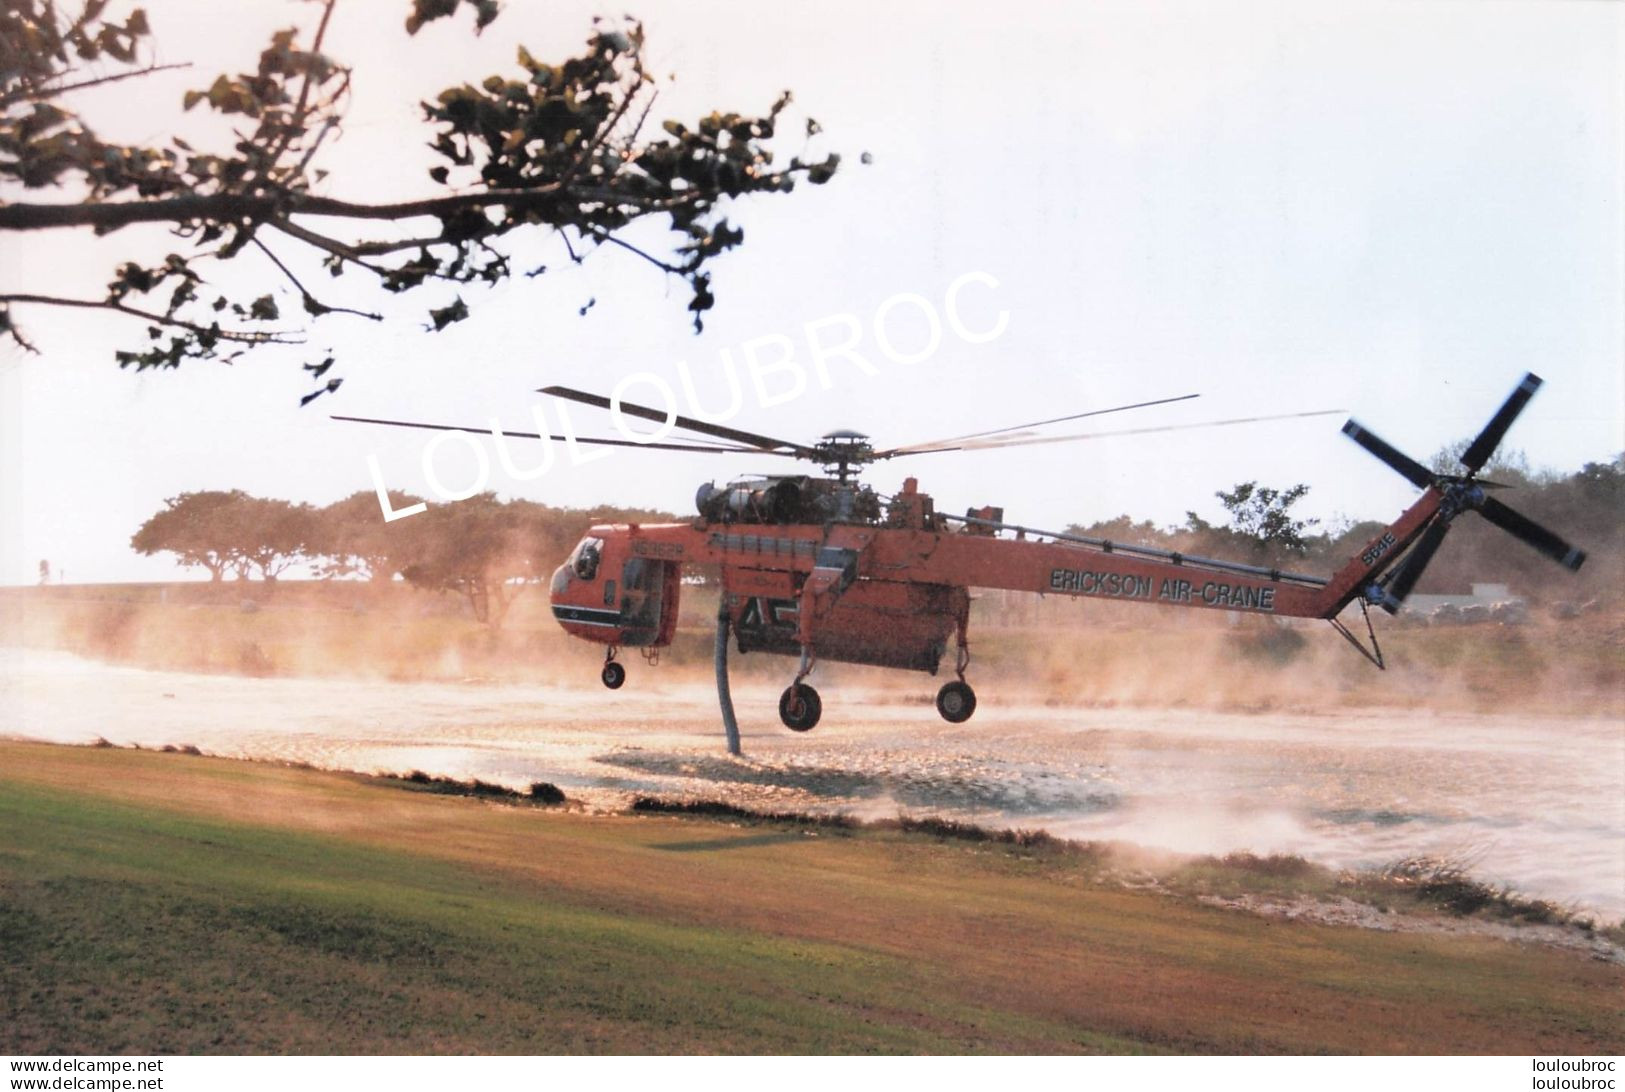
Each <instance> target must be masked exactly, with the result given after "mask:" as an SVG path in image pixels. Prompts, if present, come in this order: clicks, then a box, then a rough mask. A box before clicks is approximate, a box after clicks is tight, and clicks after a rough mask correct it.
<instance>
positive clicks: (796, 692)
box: [779, 683, 824, 732]
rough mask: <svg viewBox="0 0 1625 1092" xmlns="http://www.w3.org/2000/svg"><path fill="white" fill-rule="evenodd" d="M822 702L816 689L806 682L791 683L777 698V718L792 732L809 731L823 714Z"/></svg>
mask: <svg viewBox="0 0 1625 1092" xmlns="http://www.w3.org/2000/svg"><path fill="white" fill-rule="evenodd" d="M823 712H824V703H823V702H821V701H819V700H818V691H816V690H814V689H813V688H812V687H810V686H808V685H807V684H806V683H791V684H790V686H789V687H788V688H787V689H786V690H785V691H784V694H783V696H782V697H780V698H779V719H780V720H782V721H784V726H785V727H786V728H788V729H790V731H792V732H810V731H812V729H813V725H815V724H817V723H818V718H819V717H820V716H822V715H823Z"/></svg>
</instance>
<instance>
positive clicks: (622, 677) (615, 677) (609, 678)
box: [598, 648, 626, 690]
mask: <svg viewBox="0 0 1625 1092" xmlns="http://www.w3.org/2000/svg"><path fill="white" fill-rule="evenodd" d="M598 677H599V678H600V679H603V680H604V685H605V686H607V687H609V688H610V689H611V690H619V689H620V688H621V684H622V683H624V682H625V681H626V668H625V666H623V665H622V664H621V663H620V662H619V661H617V660H616V659H615V650H614V649H613V648H612V649H610V650H609V652H607V653H606V654H605V655H604V670H603V671H602V672H601V673H600V674H599V676H598Z"/></svg>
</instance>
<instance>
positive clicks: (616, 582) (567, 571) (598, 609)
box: [549, 527, 682, 647]
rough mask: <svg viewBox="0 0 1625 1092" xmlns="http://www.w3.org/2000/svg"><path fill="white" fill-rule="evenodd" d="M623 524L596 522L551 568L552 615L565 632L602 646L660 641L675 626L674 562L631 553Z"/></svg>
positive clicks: (677, 580) (666, 638)
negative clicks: (556, 565) (596, 525)
mask: <svg viewBox="0 0 1625 1092" xmlns="http://www.w3.org/2000/svg"><path fill="white" fill-rule="evenodd" d="M630 541H631V536H630V534H629V533H628V531H627V530H625V529H622V528H610V527H595V528H593V529H592V531H591V532H589V533H588V534H587V535H586V537H584V538H583V539H582V540H581V541H580V542H579V543H577V544H576V548H575V549H574V550H572V551H570V556H569V557H568V558H566V559H565V561H564V564H562V565H560V566H559V567H558V568H557V569H555V570H554V572H553V580H552V584H551V587H550V589H549V592H550V597H551V599H552V605H553V617H554V618H555V619H556V620H557V621H558V623H559V625H561V626H563V627H564V629H565V632H567V633H569V634H571V635H572V636H575V637H582V638H585V639H587V640H589V641H596V642H598V643H600V644H606V645H612V646H614V645H626V646H628V647H647V646H660V645H665V644H668V643H670V641H671V638H672V634H673V633H674V632H675V631H676V629H677V604H678V597H679V594H680V590H681V586H682V585H681V581H680V573H679V567H678V565H677V563H676V562H674V561H666V560H660V559H656V558H648V557H636V556H632V552H631V545H630Z"/></svg>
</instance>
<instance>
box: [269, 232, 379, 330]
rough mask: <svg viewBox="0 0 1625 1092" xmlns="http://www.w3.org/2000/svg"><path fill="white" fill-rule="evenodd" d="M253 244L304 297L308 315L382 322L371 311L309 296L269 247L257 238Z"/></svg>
mask: <svg viewBox="0 0 1625 1092" xmlns="http://www.w3.org/2000/svg"><path fill="white" fill-rule="evenodd" d="M253 242H254V245H255V246H257V247H259V248H260V250H261V251H263V252H264V254H265V256H266V257H267V258H269V259H271V264H272V265H274V266H276V267H277V268H278V269H280V270H282V275H283V276H285V277H287V278H288V280H290V281H292V282H293V286H294V287H295V288H297V289H299V294H300V295H301V296H303V297H304V304H305V311H306V312H308V313H309V314H312V315H325V314H337V315H355V316H356V317H358V318H364V319H372V321H374V322H383V321H384V316H383V315H379V314H374V313H373V312H371V311H357V310H355V309H354V308H351V307H334V306H332V305H331V304H326V303H323V302H322V301H321V300H319V299H317V298H316V297H315V296H313V295H311V294H310V290H309V289H308V288H306V287H305V286H304V285H303V284H301V283H300V282H299V278H298V277H295V276H294V275H293V270H291V269H289V268H288V267H287V266H285V265H283V264H282V259H281V258H278V257H277V256H276V255H275V254H273V253H272V252H271V248H270V247H268V246H266V245H265V244H264V243H262V242H260V240H259V237H258V236H255V237H254V240H253Z"/></svg>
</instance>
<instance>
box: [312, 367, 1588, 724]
mask: <svg viewBox="0 0 1625 1092" xmlns="http://www.w3.org/2000/svg"><path fill="white" fill-rule="evenodd" d="M1541 384H1542V380H1541V379H1540V377H1539V376H1537V375H1535V374H1533V373H1529V374H1527V375H1525V376H1524V378H1523V379H1522V380H1521V381H1520V382H1519V384H1518V386H1517V387H1516V388H1515V389H1514V390H1513V392H1512V393H1511V395H1509V396H1508V397H1507V399H1506V400H1505V401H1504V402H1503V403H1502V405H1501V407H1500V409H1498V410H1497V411H1496V413H1495V414H1494V416H1492V417H1491V418H1490V420H1489V422H1488V423H1487V424H1486V425H1485V426H1484V428H1483V429H1482V430H1481V431H1480V432H1479V434H1478V435H1477V437H1475V438H1474V440H1473V441H1472V443H1470V444H1469V445H1468V446H1467V447H1466V448H1465V449H1464V450H1463V452H1462V454H1461V455H1460V463H1461V466H1462V470H1463V472H1462V473H1457V474H1450V473H1439V472H1435V471H1433V470H1430V469H1428V468H1427V467H1426V466H1423V465H1422V464H1421V463H1419V462H1417V461H1416V460H1415V459H1412V458H1411V457H1410V456H1408V455H1406V454H1404V453H1403V452H1401V451H1399V450H1398V449H1397V448H1395V447H1393V446H1392V445H1390V444H1388V443H1387V442H1386V441H1384V440H1383V439H1382V438H1381V437H1379V436H1377V435H1376V434H1375V433H1374V432H1372V431H1371V430H1370V429H1367V428H1366V427H1364V426H1363V425H1361V424H1359V423H1358V422H1357V421H1355V420H1353V419H1350V420H1348V421H1347V423H1346V424H1344V426H1343V430H1342V431H1343V433H1344V434H1345V435H1346V436H1348V437H1349V438H1350V439H1352V440H1353V441H1354V442H1355V443H1357V444H1359V445H1360V446H1361V447H1362V448H1364V449H1365V450H1366V451H1368V452H1369V453H1371V454H1372V455H1374V456H1375V457H1376V458H1378V459H1380V460H1381V461H1382V462H1384V463H1385V464H1387V465H1388V466H1389V467H1390V468H1392V469H1393V470H1395V471H1396V472H1398V473H1399V474H1400V475H1402V476H1403V477H1405V478H1406V479H1407V480H1408V481H1410V482H1411V483H1412V484H1413V485H1415V486H1416V487H1417V488H1419V489H1421V490H1422V495H1421V496H1420V497H1419V498H1418V499H1417V500H1416V501H1415V502H1414V503H1412V504H1411V506H1410V507H1409V508H1407V509H1406V510H1405V511H1404V512H1402V513H1400V515H1399V516H1398V518H1396V519H1395V520H1394V521H1393V523H1391V524H1390V525H1389V526H1387V527H1386V528H1384V529H1383V530H1382V531H1381V532H1380V533H1378V534H1377V535H1375V536H1374V537H1373V538H1372V539H1371V540H1370V541H1369V542H1368V543H1366V545H1365V546H1364V548H1362V549H1361V550H1360V551H1359V553H1357V554H1356V555H1355V556H1353V557H1351V558H1350V559H1349V560H1348V561H1347V562H1346V563H1345V564H1344V565H1343V566H1342V567H1341V568H1340V569H1338V570H1337V571H1336V572H1335V573H1333V574H1331V575H1330V576H1317V575H1313V574H1307V573H1297V572H1289V571H1284V570H1281V569H1278V568H1270V567H1265V566H1261V565H1252V564H1246V563H1242V562H1237V561H1231V560H1226V559H1223V558H1211V557H1200V556H1195V555H1191V554H1183V553H1179V552H1176V551H1170V550H1163V549H1159V548H1155V547H1150V546H1142V545H1136V544H1133V543H1124V542H1115V541H1111V540H1108V539H1101V538H1093V537H1088V536H1083V535H1073V534H1067V533H1062V532H1056V531H1044V530H1038V529H1035V528H1031V527H1025V526H1021V525H1019V524H1014V523H1008V522H1006V521H1005V519H1004V512H1003V510H1002V509H1001V508H998V507H993V506H985V507H981V508H975V509H971V510H969V511H967V512H966V513H965V514H964V515H962V516H960V515H951V514H948V513H946V512H938V511H937V510H936V506H935V503H934V501H933V500H932V498H931V497H930V496H929V495H928V494H926V493H923V492H921V491H920V489H919V484H918V481H917V479H915V478H913V477H909V478H906V479H905V480H904V481H903V484H902V488H901V489H900V490H899V491H898V492H897V493H896V494H895V495H892V496H882V495H881V494H879V493H877V492H875V491H874V490H873V489H871V488H870V487H868V486H866V485H864V484H862V483H861V482H860V481H859V480H858V474H859V472H860V471H861V470H862V469H863V468H864V467H866V466H869V465H871V464H874V463H877V462H881V461H884V460H889V459H893V458H900V457H904V456H915V455H925V454H932V453H937V452H948V451H968V450H993V449H1000V448H1009V447H1017V446H1025V445H1031V444H1047V443H1057V442H1065V441H1068V440H1075V439H1085V438H1090V437H1092V436H1096V435H1102V434H1100V433H1084V434H1081V435H1073V436H1059V437H1057V436H1035V435H1034V434H1033V433H1032V432H1031V430H1032V429H1035V428H1038V427H1040V426H1046V425H1054V424H1059V423H1062V422H1068V421H1075V420H1079V419H1081V418H1085V417H1093V416H1099V415H1101V414H1107V413H1116V412H1121V411H1124V410H1131V409H1140V408H1144V407H1148V406H1154V405H1161V404H1165V403H1169V402H1177V401H1182V400H1184V399H1186V398H1192V397H1195V395H1184V396H1180V397H1177V398H1165V399H1157V400H1154V401H1150V402H1140V403H1134V404H1132V405H1128V406H1117V407H1112V408H1110V409H1102V410H1092V411H1089V412H1086V413H1078V414H1071V415H1067V416H1063V417H1056V418H1050V419H1047V420H1044V421H1034V422H1027V423H1025V424H1021V425H1014V426H1010V427H1007V428H1000V429H990V430H985V431H981V432H976V433H971V434H967V435H962V436H955V437H950V438H947V439H942V440H935V441H928V442H925V443H916V444H911V445H907V446H902V447H891V448H877V447H876V446H875V445H874V444H873V443H871V441H870V438H869V437H868V436H866V435H863V434H862V433H858V432H854V431H849V430H842V431H835V432H831V433H828V434H826V435H825V436H823V437H822V438H821V439H819V440H818V441H816V442H814V443H811V444H803V443H797V442H794V441H788V440H781V439H776V438H774V437H770V436H765V435H761V434H759V433H754V432H747V431H744V430H741V429H736V428H731V427H728V426H725V425H720V424H715V423H711V422H707V421H701V420H697V419H694V418H690V417H684V416H681V415H677V414H671V413H666V412H662V411H659V410H655V409H651V408H649V407H647V406H641V405H637V404H633V403H627V402H624V401H621V400H618V399H616V400H611V399H609V398H605V397H603V396H602V395H597V394H592V393H589V392H585V391H579V390H575V389H572V388H569V387H561V386H549V387H544V388H541V390H540V393H542V394H547V395H550V396H552V397H555V398H560V399H564V400H566V401H570V402H575V403H579V404H582V405H587V406H592V407H594V408H597V409H604V410H614V411H618V412H619V413H622V414H624V415H626V416H630V417H637V418H641V419H644V420H649V421H654V422H658V423H660V424H661V425H663V426H668V428H667V429H666V430H665V431H667V432H670V431H672V430H674V429H681V430H683V431H684V432H686V433H689V434H692V436H693V439H692V441H685V442H681V443H672V442H651V443H648V444H645V445H642V446H648V447H651V448H655V449H658V450H678V451H691V452H706V453H711V454H731V455H741V454H749V455H753V456H759V455H769V456H777V457H783V458H786V459H790V460H794V461H796V462H804V463H808V464H811V465H812V466H814V467H817V468H819V470H820V471H822V473H819V474H815V473H799V474H778V475H765V476H760V477H753V478H741V479H737V480H734V481H732V482H729V483H728V484H726V485H724V486H720V487H719V486H717V485H715V484H713V483H710V482H707V483H705V484H703V485H701V486H700V487H699V490H698V492H697V494H696V496H695V499H694V501H695V512H696V514H695V516H694V518H692V519H690V520H688V521H684V522H678V523H667V524H637V523H629V524H605V525H599V526H594V527H592V528H591V529H589V530H588V531H587V533H586V534H585V535H584V536H583V538H582V539H581V541H580V542H579V543H577V544H576V546H575V548H574V549H573V550H572V551H571V552H570V554H569V556H568V557H567V558H566V559H565V560H564V562H563V564H561V565H560V566H559V567H558V568H557V570H556V571H555V572H554V573H553V575H552V579H551V581H550V584H549V597H550V605H551V608H552V612H553V616H554V619H555V620H556V621H557V622H558V624H559V625H560V626H561V627H563V629H564V631H565V632H566V633H568V634H569V635H570V636H572V637H576V638H580V639H581V640H585V641H590V642H593V643H595V644H599V645H602V646H604V649H605V652H604V664H603V668H602V671H601V674H600V678H601V681H602V682H603V684H604V685H605V686H606V687H608V688H609V689H611V690H615V689H619V688H620V687H621V686H622V685H623V684H624V683H625V681H626V678H627V675H626V668H625V666H624V665H623V664H622V663H621V661H620V659H619V654H620V653H621V651H622V650H624V649H633V648H636V649H639V650H640V651H641V652H642V654H643V655H644V657H645V659H647V660H648V661H649V662H650V663H651V664H653V663H658V660H659V653H660V650H661V649H663V648H665V647H667V646H669V645H670V644H671V642H672V639H673V637H674V636H675V634H676V629H677V607H678V602H679V598H680V595H681V591H682V586H683V582H682V574H683V570H684V568H685V567H691V566H698V565H706V566H714V567H715V568H716V569H717V570H718V571H719V572H720V574H721V594H720V597H719V605H718V614H717V625H716V642H715V656H714V660H715V668H716V679H717V693H718V700H719V705H720V709H721V714H722V721H723V728H724V731H725V735H726V740H727V747H728V750H729V752H730V753H731V754H735V755H737V754H739V753H740V739H739V727H738V722H737V717H736V715H735V712H734V708H733V702H732V698H731V696H730V692H729V686H728V651H729V646H730V638H731V639H732V643H733V645H734V647H736V648H737V649H738V651H739V652H740V653H741V654H748V653H753V652H765V653H770V654H774V655H781V656H789V657H793V658H795V659H796V660H797V661H798V665H797V668H796V671H795V674H794V676H793V678H792V679H791V681H790V685H789V686H788V687H786V688H785V690H784V692H783V694H782V695H781V697H780V699H779V708H778V711H779V718H780V720H781V721H782V722H783V724H784V725H785V727H787V728H789V729H791V730H792V731H796V732H806V731H809V730H811V729H812V728H813V727H814V726H816V725H817V724H818V722H819V720H820V718H821V716H822V708H823V706H822V700H821V698H820V696H819V694H818V692H817V690H816V689H814V688H813V687H812V686H811V685H810V684H809V683H807V681H806V679H807V677H808V676H809V675H810V674H811V673H812V671H813V669H814V667H815V666H816V665H817V664H818V662H819V661H820V660H829V661H836V662H845V663H855V664H866V665H870V666H876V667H883V668H894V669H899V670H905V671H917V672H923V673H926V674H929V675H936V674H937V673H938V672H939V670H941V669H942V667H943V662H944V659H945V658H946V657H948V655H949V652H950V649H951V650H952V658H951V659H950V660H948V665H949V667H948V670H949V671H950V672H951V673H952V675H953V678H952V679H950V680H949V681H947V682H945V683H944V684H943V685H942V687H941V688H940V689H939V690H938V691H937V695H936V708H937V712H938V713H939V714H940V715H941V716H942V718H943V719H944V720H946V721H948V722H950V723H956V724H957V723H963V722H964V721H967V720H969V719H970V718H971V716H972V715H973V714H974V713H975V711H976V692H975V690H974V689H972V687H971V685H970V683H969V682H968V681H967V678H966V676H967V672H968V669H969V667H970V664H971V654H970V640H969V632H968V630H969V623H970V602H971V596H970V591H971V589H972V588H979V589H1009V590H1017V591H1028V592H1038V593H1041V594H1046V595H1065V596H1073V597H1083V598H1097V599H1110V600H1116V601H1119V602H1128V603H1140V604H1145V605H1148V606H1149V605H1161V606H1169V607H1189V608H1195V609H1207V610H1223V611H1233V612H1239V613H1244V614H1254V615H1264V616H1274V617H1280V618H1320V619H1325V620H1326V621H1328V622H1329V623H1330V624H1331V625H1332V627H1333V628H1334V629H1335V630H1336V631H1337V632H1338V633H1339V634H1341V635H1342V637H1343V638H1344V639H1346V640H1347V641H1348V642H1349V643H1350V644H1352V645H1353V646H1354V647H1355V648H1356V649H1358V650H1359V651H1360V653H1361V654H1362V655H1364V656H1365V657H1366V659H1368V660H1370V661H1371V662H1372V663H1373V664H1375V665H1376V666H1377V667H1378V668H1382V667H1383V666H1384V662H1383V658H1382V650H1381V647H1380V645H1379V644H1378V642H1377V636H1376V630H1375V627H1374V626H1373V625H1372V621H1371V614H1370V608H1371V607H1377V608H1379V609H1381V610H1383V611H1386V612H1387V613H1389V614H1393V613H1396V612H1397V611H1398V610H1399V609H1400V607H1401V606H1402V605H1403V603H1404V601H1405V599H1406V598H1407V596H1409V594H1410V592H1411V590H1412V589H1413V588H1414V587H1415V586H1416V583H1417V581H1418V580H1420V579H1421V576H1422V573H1423V571H1424V570H1425V569H1426V568H1427V566H1428V563H1429V562H1430V561H1431V560H1432V559H1433V556H1434V554H1435V553H1437V551H1438V549H1439V547H1440V545H1441V544H1442V543H1443V541H1444V538H1445V535H1446V534H1447V533H1448V532H1449V530H1450V527H1451V525H1452V524H1453V523H1454V521H1455V520H1456V519H1458V518H1459V517H1461V516H1463V515H1465V514H1466V513H1468V512H1475V513H1477V514H1478V515H1480V516H1482V517H1483V518H1485V519H1487V520H1489V521H1490V522H1491V523H1493V524H1495V525H1496V526H1497V527H1500V528H1501V529H1502V530H1504V531H1506V532H1507V533H1509V534H1511V535H1512V536H1513V537H1514V538H1517V539H1519V540H1520V541H1522V542H1524V543H1526V544H1527V545H1529V546H1530V547H1532V548H1533V549H1535V550H1537V551H1538V552H1540V553H1541V554H1544V555H1545V556H1546V557H1548V558H1550V559H1552V560H1553V561H1555V562H1557V563H1558V564H1560V565H1562V566H1563V567H1564V568H1566V569H1569V570H1570V571H1575V570H1578V569H1579V568H1580V566H1581V565H1582V564H1583V563H1584V561H1585V556H1586V555H1585V552H1584V551H1583V550H1581V549H1579V548H1578V547H1575V546H1573V545H1571V544H1570V543H1568V542H1567V541H1565V540H1564V539H1563V538H1561V537H1560V536H1559V535H1557V534H1555V533H1554V532H1552V531H1550V530H1548V529H1546V528H1545V527H1542V526H1541V525H1540V524H1538V523H1536V522H1535V521H1533V520H1531V519H1529V518H1527V517H1525V516H1523V515H1521V514H1519V513H1518V512H1517V511H1515V510H1514V509H1512V508H1510V507H1509V506H1507V505H1506V504H1504V503H1502V502H1501V501H1499V500H1497V499H1496V498H1495V497H1493V496H1491V495H1490V491H1491V490H1494V489H1497V488H1499V486H1498V485H1497V484H1496V483H1494V482H1490V481H1485V480H1481V479H1479V477H1478V474H1479V472H1480V471H1481V470H1482V469H1483V467H1484V466H1485V465H1486V464H1487V463H1488V462H1489V460H1490V458H1491V456H1492V455H1493V454H1494V452H1495V449H1496V447H1497V446H1498V445H1499V444H1500V442H1501V439H1502V438H1503V437H1504V436H1505V434H1506V432H1507V430H1508V429H1509V428H1510V427H1511V426H1512V423H1513V422H1514V421H1515V420H1516V419H1517V418H1518V416H1519V414H1521V413H1522V412H1523V410H1524V408H1525V407H1526V406H1527V405H1528V403H1529V400H1530V399H1531V398H1532V397H1534V394H1535V392H1536V391H1537V390H1539V388H1540V386H1541ZM1324 412H1337V411H1324ZM1317 415H1319V414H1318V413H1317V414H1288V415H1283V416H1317ZM339 419H342V420H351V421H363V422H367V423H374V424H391V425H403V426H407V427H414V428H431V429H453V428H454V426H447V425H431V424H424V423H421V422H406V421H383V420H378V419H375V418H339ZM1260 419H1262V418H1253V419H1246V420H1260ZM1238 423H1242V421H1239V420H1237V421H1220V422H1207V423H1206V424H1208V425H1216V424H1238ZM1176 427H1191V426H1164V429H1157V428H1152V429H1144V430H1130V431H1150V432H1155V431H1163V430H1165V429H1167V428H1176ZM467 431H470V432H472V431H476V430H467ZM503 434H504V435H511V436H520V437H532V438H538V439H540V438H542V437H540V436H539V435H537V434H533V433H503ZM551 438H552V439H564V437H551ZM572 439H574V440H575V441H576V442H580V443H605V444H614V445H616V446H633V445H632V443H631V441H626V440H609V439H594V438H582V437H572ZM1351 604H1357V605H1358V607H1359V610H1360V614H1361V617H1362V618H1363V620H1364V622H1365V630H1366V638H1365V639H1364V640H1362V639H1361V638H1360V637H1359V636H1357V634H1356V633H1355V631H1354V630H1353V629H1351V628H1350V626H1349V625H1348V624H1347V623H1346V622H1344V621H1343V620H1342V617H1341V616H1342V615H1343V613H1344V611H1345V609H1346V608H1348V607H1349V606H1350V605H1351Z"/></svg>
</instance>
